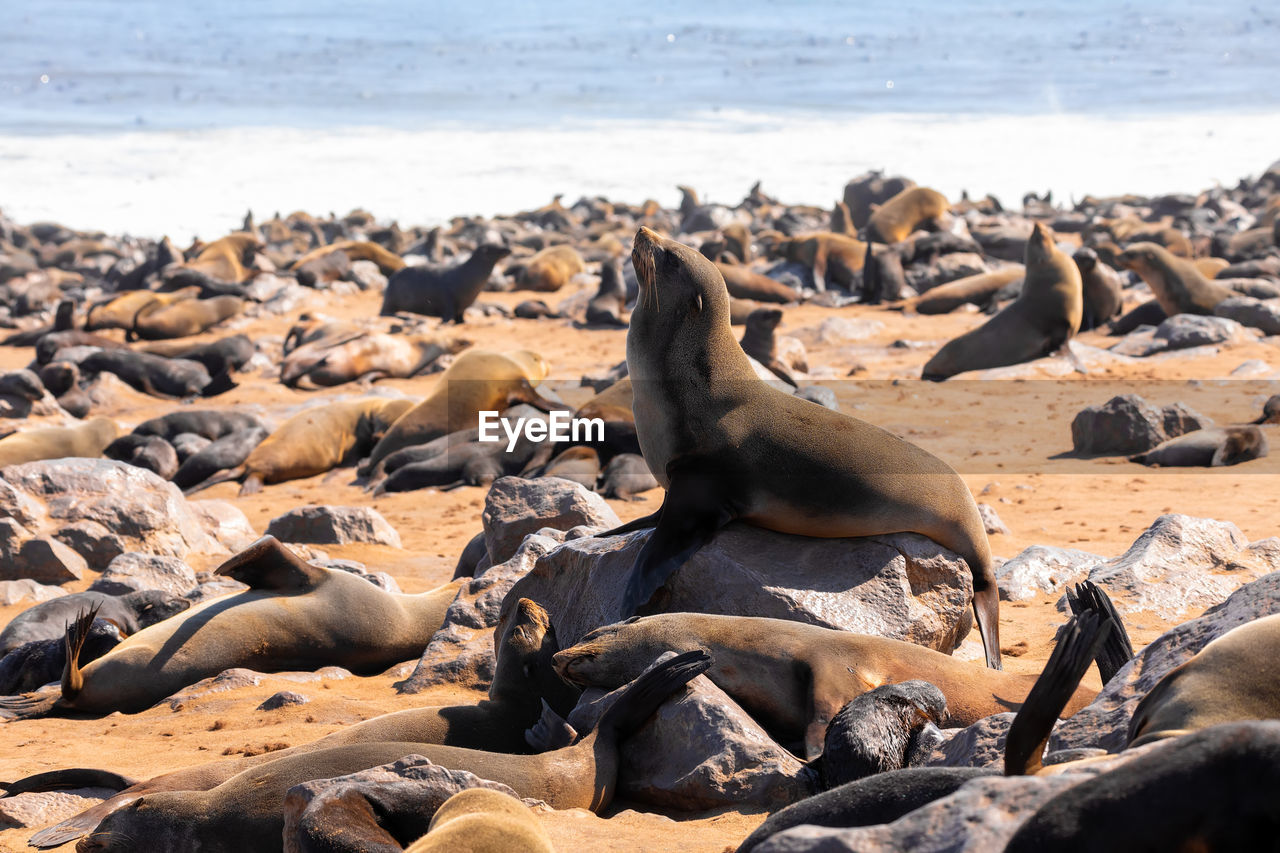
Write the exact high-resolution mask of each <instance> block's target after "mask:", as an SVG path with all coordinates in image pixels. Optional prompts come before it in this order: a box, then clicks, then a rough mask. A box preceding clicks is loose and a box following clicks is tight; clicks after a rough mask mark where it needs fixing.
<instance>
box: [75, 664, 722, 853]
mask: <svg viewBox="0 0 1280 853" xmlns="http://www.w3.org/2000/svg"><path fill="white" fill-rule="evenodd" d="M709 664H710V659H709V658H707V656H706V655H705V654H703V653H701V652H693V653H690V654H687V655H680V656H677V657H675V658H672V659H670V660H667V661H665V662H663V663H661V664H658V665H657V666H655V667H654V668H653V669H652V670H650V671H649V672H647V673H645V675H643V676H641V677H640V678H638V679H637V680H636V681H634V682H632V684H631V685H630V686H629V687H628V688H627V690H626V692H625V693H623V694H622V695H621V696H620V697H619V698H618V700H617V701H616V702H615V703H614V704H613V705H612V706H610V708H609V709H608V710H607V711H605V712H604V714H603V715H602V716H601V718H600V721H599V723H598V724H597V726H596V728H595V730H594V731H592V732H590V733H588V734H587V735H586V736H584V737H583V738H581V739H580V740H578V741H577V742H576V743H574V744H573V745H572V746H566V747H563V748H561V749H556V750H552V751H549V752H544V753H541V754H538V755H505V754H502V753H493V752H484V751H481V750H475V749H460V748H458V747H451V746H437V745H431V744H420V743H413V742H390V743H388V742H375V743H360V744H353V745H348V746H337V747H330V748H327V749H320V750H315V751H313V752H306V753H300V754H294V755H290V756H288V757H285V758H279V759H276V760H275V761H268V762H266V763H264V764H261V765H259V766H257V767H253V768H251V769H249V770H246V771H244V772H243V773H240V774H239V775H237V776H233V777H232V778H231V779H229V780H227V781H226V782H224V783H222V784H221V785H219V786H217V787H216V788H213V789H212V790H208V791H164V792H159V793H155V794H148V795H146V796H144V797H142V798H140V799H138V800H136V801H134V802H132V803H130V804H129V805H128V806H126V807H124V808H121V809H118V810H116V811H114V812H112V813H111V814H109V815H108V816H107V817H106V818H105V819H104V820H103V821H102V822H101V823H100V824H99V825H98V827H97V828H96V829H95V830H94V831H93V833H92V834H91V835H89V836H87V837H85V838H84V839H82V840H81V841H80V843H79V845H78V846H77V849H78V850H79V853H125V851H129V853H133V851H136V850H138V849H140V846H141V849H146V850H154V851H156V853H186V851H190V850H201V851H204V853H214V851H225V853H258V851H262V853H273V852H274V851H278V850H279V849H280V844H281V842H280V838H281V835H282V832H283V828H284V816H283V801H284V796H285V792H286V791H288V790H289V788H291V787H293V786H294V785H299V784H301V783H303V782H309V781H311V780H314V779H328V778H333V777H335V776H342V775H346V774H348V773H354V772H357V771H359V770H366V769H368V768H370V767H377V766H379V765H382V764H389V763H391V762H393V761H397V760H399V759H401V758H403V757H405V756H406V755H413V754H417V755H422V756H424V757H426V758H427V759H429V760H430V761H431V762H432V763H434V764H439V765H441V766H443V767H448V768H450V769H454V770H466V771H469V772H471V773H474V774H475V775H477V776H479V777H480V778H482V779H489V780H491V781H494V782H500V783H502V784H505V785H508V786H509V787H511V788H512V789H514V790H515V792H516V793H517V794H519V795H520V796H521V797H528V798H533V799H539V800H543V801H544V802H546V803H547V804H548V805H550V806H551V807H552V808H556V809H573V808H583V809H590V810H592V811H596V812H598V811H602V810H603V809H604V808H605V807H606V806H608V805H609V803H610V802H611V801H612V800H613V794H614V790H615V788H616V786H617V773H618V742H619V741H620V740H621V739H622V738H624V737H626V735H628V734H629V733H630V732H632V731H634V730H635V729H636V728H637V727H639V726H640V724H642V723H643V722H644V721H645V720H646V719H648V717H649V716H650V715H651V714H652V713H653V712H654V711H655V710H656V709H657V708H658V706H659V705H661V704H662V702H664V701H665V700H666V699H667V697H668V696H670V695H671V694H672V693H674V692H675V691H677V690H679V689H680V688H681V687H683V686H684V685H685V684H686V683H688V682H689V681H690V680H691V679H693V678H695V677H697V676H698V675H699V674H700V673H702V672H703V671H705V670H706V668H707V666H708V665H709Z"/></svg>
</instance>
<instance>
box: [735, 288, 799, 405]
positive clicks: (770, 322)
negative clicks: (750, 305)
mask: <svg viewBox="0 0 1280 853" xmlns="http://www.w3.org/2000/svg"><path fill="white" fill-rule="evenodd" d="M781 322H782V311H780V310H779V309H777V308H760V309H757V310H756V311H753V312H751V316H750V317H748V318H747V331H746V333H745V334H744V335H743V336H742V340H741V341H739V343H740V344H741V345H742V351H743V352H745V353H746V354H747V355H749V356H751V357H752V358H754V359H755V360H756V361H758V362H760V363H761V364H763V365H764V366H765V367H767V368H769V371H770V372H771V373H773V375H774V376H777V377H778V378H779V379H781V380H782V381H783V382H785V383H787V384H788V385H790V386H791V387H792V388H796V387H799V386H798V385H797V384H796V380H795V377H793V376H792V375H791V371H790V370H789V369H788V368H787V365H785V364H783V363H782V360H781V359H780V358H778V340H777V331H778V324H779V323H781Z"/></svg>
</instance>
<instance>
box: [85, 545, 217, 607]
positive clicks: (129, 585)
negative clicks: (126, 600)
mask: <svg viewBox="0 0 1280 853" xmlns="http://www.w3.org/2000/svg"><path fill="white" fill-rule="evenodd" d="M196 585H197V581H196V573H195V572H193V571H191V567H190V566H188V565H187V564H186V563H184V562H182V561H181V560H179V559H178V558H177V557H160V556H156V555H155V554H136V553H132V552H131V553H128V554H121V555H120V556H119V557H116V558H115V559H114V560H112V561H111V563H110V565H108V566H107V568H106V570H105V571H104V572H103V573H102V577H100V578H98V579H97V580H95V581H94V582H93V583H92V584H90V585H89V589H90V590H93V591H94V592H104V593H106V594H107V595H126V594H128V593H130V592H137V591H138V590H144V589H160V590H164V591H165V592H169V593H173V594H174V595H179V596H181V595H186V594H187V593H189V592H190V591H191V590H193V589H195V587H196Z"/></svg>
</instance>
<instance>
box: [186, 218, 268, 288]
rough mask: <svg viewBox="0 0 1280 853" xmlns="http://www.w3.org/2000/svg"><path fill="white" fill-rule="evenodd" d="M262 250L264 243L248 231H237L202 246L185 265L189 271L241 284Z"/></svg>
mask: <svg viewBox="0 0 1280 853" xmlns="http://www.w3.org/2000/svg"><path fill="white" fill-rule="evenodd" d="M261 248H262V241H261V240H259V239H258V238H257V236H256V235H254V234H250V233H248V232H247V231H235V232H232V233H231V234H228V235H227V236H226V237H223V238H222V239H220V240H215V241H213V242H212V243H209V244H207V245H205V246H202V247H201V248H200V250H199V251H198V252H197V253H196V256H195V257H194V258H192V259H191V260H189V261H187V262H186V263H184V264H183V266H184V267H186V268H187V269H192V270H196V271H198V272H202V273H204V274H205V275H208V276H212V277H213V278H220V279H222V280H223V281H229V282H232V283H233V284H239V283H240V282H242V281H244V280H245V279H247V278H248V277H249V272H250V271H249V269H248V268H249V266H250V265H251V264H252V263H253V256H254V255H255V254H257V252H258V250H259V249H261Z"/></svg>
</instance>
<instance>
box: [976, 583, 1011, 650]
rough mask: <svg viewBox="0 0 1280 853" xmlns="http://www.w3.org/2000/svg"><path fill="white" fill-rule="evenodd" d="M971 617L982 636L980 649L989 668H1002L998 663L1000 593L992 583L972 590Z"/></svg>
mask: <svg viewBox="0 0 1280 853" xmlns="http://www.w3.org/2000/svg"><path fill="white" fill-rule="evenodd" d="M973 617H974V620H975V621H977V623H978V635H979V636H980V637H982V650H983V653H984V654H985V655H986V659H987V667H988V668H989V669H1004V666H1003V665H1002V664H1001V663H1000V594H999V591H998V590H997V588H996V585H995V584H994V583H993V584H991V585H990V586H988V587H987V588H986V589H979V590H974V593H973Z"/></svg>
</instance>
